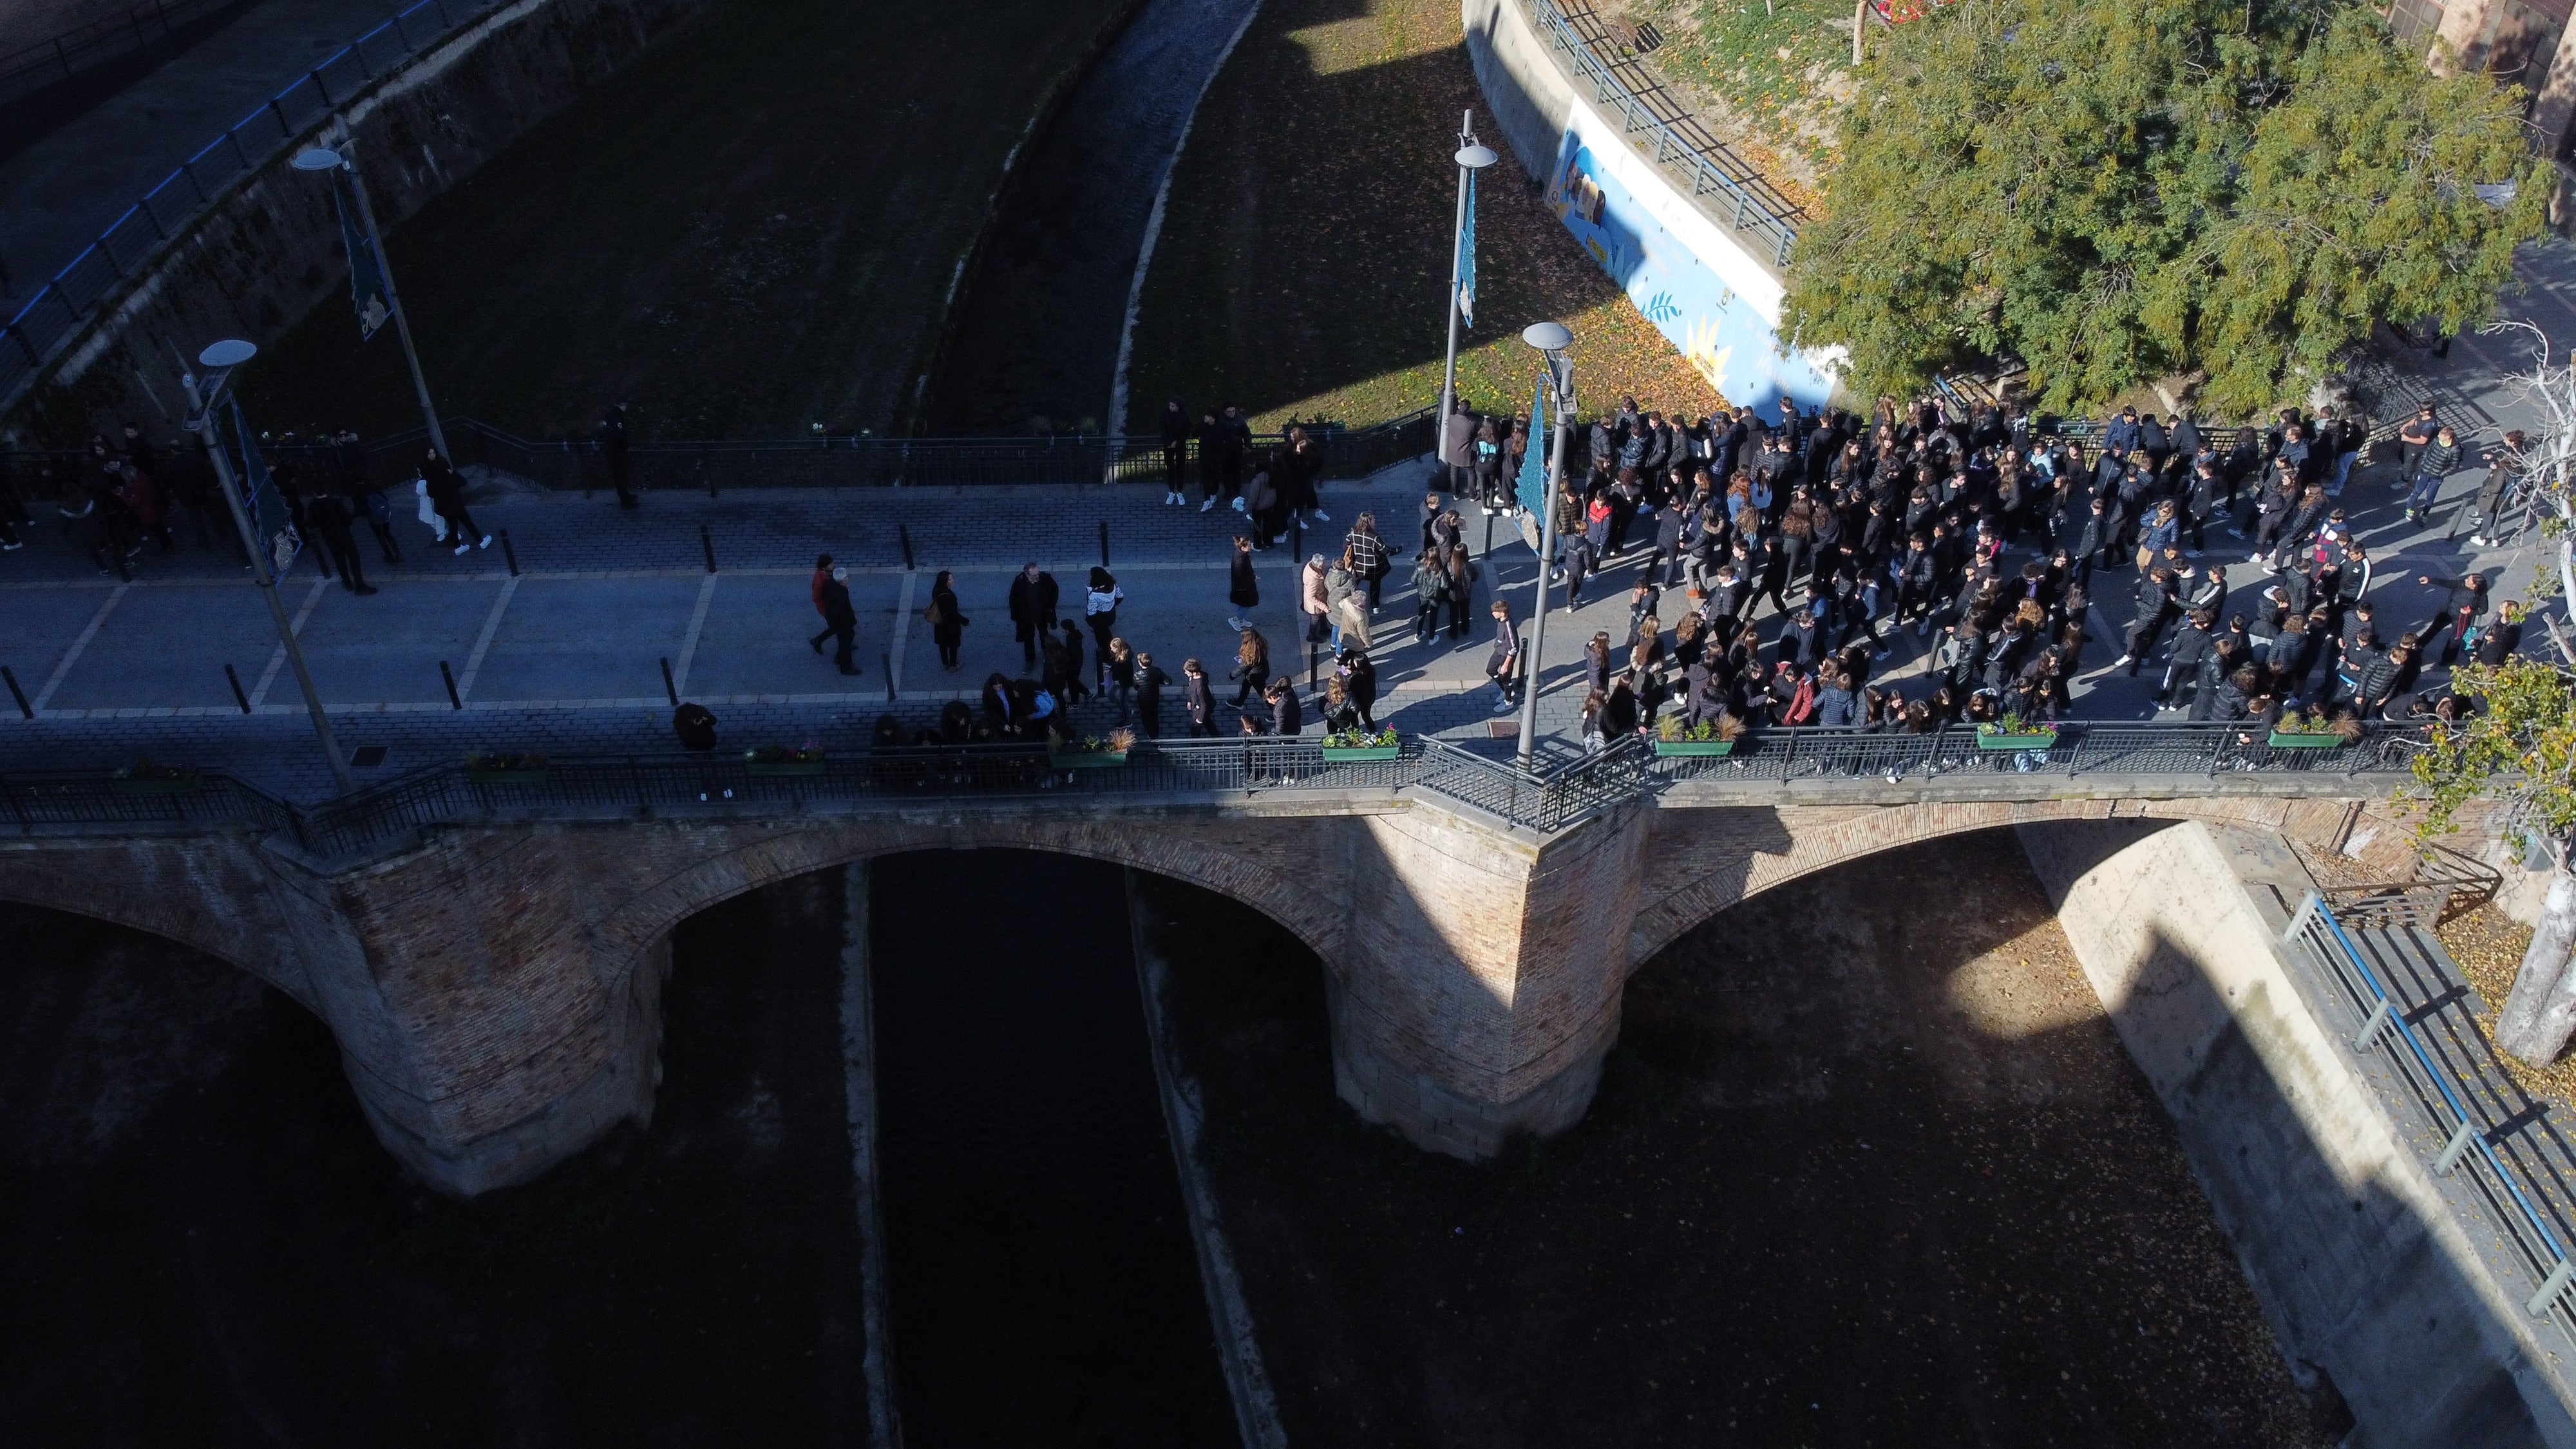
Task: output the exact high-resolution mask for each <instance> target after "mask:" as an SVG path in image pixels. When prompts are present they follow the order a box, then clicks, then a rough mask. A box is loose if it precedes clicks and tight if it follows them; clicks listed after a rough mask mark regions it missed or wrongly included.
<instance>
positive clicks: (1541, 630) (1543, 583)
mask: <svg viewBox="0 0 2576 1449" xmlns="http://www.w3.org/2000/svg"><path fill="white" fill-rule="evenodd" d="M1521 340H1522V341H1523V342H1526V343H1528V344H1529V345H1530V346H1532V347H1535V348H1537V349H1538V351H1539V355H1540V356H1542V357H1544V358H1546V359H1547V383H1548V391H1549V392H1550V393H1551V394H1552V395H1553V399H1554V401H1555V403H1556V441H1555V443H1554V444H1552V445H1551V446H1550V447H1549V449H1548V459H1547V490H1546V496H1545V497H1544V498H1543V499H1541V501H1540V512H1539V521H1538V585H1537V589H1538V592H1537V602H1536V603H1535V604H1534V605H1533V606H1532V607H1531V609H1530V628H1529V658H1528V659H1527V660H1526V661H1525V662H1524V663H1523V666H1522V670H1521V674H1522V678H1523V681H1524V682H1523V683H1522V685H1521V747H1520V766H1521V768H1522V769H1524V770H1526V769H1528V768H1530V755H1531V753H1532V752H1533V751H1534V750H1536V749H1537V748H1538V686H1539V663H1540V661H1541V660H1543V659H1545V658H1546V657H1547V571H1548V568H1549V566H1550V564H1551V563H1553V561H1554V560H1555V558H1556V493H1557V490H1558V489H1559V488H1562V487H1563V486H1565V439H1566V434H1567V433H1569V432H1570V431H1572V429H1573V426H1574V364H1573V363H1572V362H1570V361H1568V360H1567V359H1566V356H1565V350H1566V349H1567V348H1569V347H1571V346H1573V345H1574V334H1573V333H1571V332H1568V331H1567V330H1565V325H1564V324H1563V323H1560V322H1533V323H1531V324H1530V325H1529V326H1528V327H1526V328H1524V329H1522V331H1521Z"/></svg>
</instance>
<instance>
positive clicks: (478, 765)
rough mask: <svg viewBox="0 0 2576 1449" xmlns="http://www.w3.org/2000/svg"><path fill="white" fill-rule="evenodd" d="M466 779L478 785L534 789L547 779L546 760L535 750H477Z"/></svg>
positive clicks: (468, 757)
mask: <svg viewBox="0 0 2576 1449" xmlns="http://www.w3.org/2000/svg"><path fill="white" fill-rule="evenodd" d="M465 776H466V778H467V779H469V780H472V781H474V782H475V783H476V784H478V785H533V784H535V783H537V782H538V781H540V780H543V779H544V778H545V777H546V757H545V756H543V755H541V754H538V753H537V752H536V751H534V750H475V751H472V752H471V753H469V754H467V755H466V757H465Z"/></svg>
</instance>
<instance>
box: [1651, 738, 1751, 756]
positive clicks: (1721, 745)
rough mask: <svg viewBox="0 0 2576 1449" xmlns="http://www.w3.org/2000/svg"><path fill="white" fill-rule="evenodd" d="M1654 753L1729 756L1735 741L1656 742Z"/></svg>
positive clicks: (1733, 750)
mask: <svg viewBox="0 0 2576 1449" xmlns="http://www.w3.org/2000/svg"><path fill="white" fill-rule="evenodd" d="M1655 753H1656V754H1658V755H1731V754H1734V753H1735V741H1733V740H1657V741H1655Z"/></svg>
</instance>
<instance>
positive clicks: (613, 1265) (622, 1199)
mask: <svg viewBox="0 0 2576 1449" xmlns="http://www.w3.org/2000/svg"><path fill="white" fill-rule="evenodd" d="M839 887H840V879H839V877H838V875H837V873H825V874H822V875H818V876H812V877H806V878H804V879H801V880H797V881H792V882H789V883H787V884H785V885H782V886H780V887H777V888H774V889H772V890H768V891H764V892H762V893H760V894H759V895H756V896H750V897H745V898H743V899H741V900H737V901H734V902H731V903H729V904H727V905H725V906H722V907H719V908H717V909H715V910H713V911H710V912H707V913H705V914H704V915H701V916H699V917H697V918H696V919H694V920H691V921H689V922H688V923H686V924H685V925H684V926H682V927H681V929H680V931H679V933H678V936H677V939H676V941H675V950H674V953H673V954H674V957H675V959H676V961H677V963H678V964H677V969H676V970H675V971H674V973H673V976H672V979H671V981H670V984H669V986H668V989H667V990H666V991H665V993H664V996H663V1002H664V1008H665V1011H666V1014H667V1023H668V1024H667V1029H666V1032H665V1036H664V1040H663V1052H662V1060H663V1067H664V1076H663V1082H662V1088H661V1093H660V1097H659V1101H658V1105H657V1109H656V1111H655V1114H654V1118H653V1123H652V1125H651V1127H649V1128H638V1129H628V1130H624V1131H621V1132H620V1133H618V1134H617V1135H616V1136H614V1137H612V1138H611V1139H610V1140H608V1141H607V1142H605V1143H602V1144H601V1145H600V1146H598V1147H596V1148H594V1149H593V1150H592V1151H590V1152H588V1153H585V1154H583V1155H582V1156H581V1157H579V1158H576V1159H575V1160H573V1161H571V1162H568V1163H566V1164H564V1165H563V1166H561V1167H558V1168H557V1169H555V1170H554V1171H553V1172H551V1173H549V1174H547V1175H546V1176H545V1177H544V1178H542V1179H540V1180H539V1181H537V1182H536V1183H534V1184H531V1185H529V1186H527V1187H523V1188H517V1189H512V1190H509V1191H505V1192H497V1193H491V1194H487V1195H485V1196H483V1197H481V1198H478V1199H475V1200H474V1201H472V1202H463V1203H460V1202H454V1201H450V1200H448V1199H445V1198H442V1197H438V1196H436V1195H434V1194H431V1193H428V1192H426V1191H424V1190H421V1189H420V1188H418V1187H416V1186H415V1185H413V1184H411V1183H410V1182H408V1181H407V1180H406V1179H405V1178H404V1177H403V1175H402V1173H401V1172H400V1170H399V1169H398V1168H397V1167H396V1166H395V1165H394V1162H393V1159H392V1158H391V1157H389V1156H387V1155H386V1153H385V1152H384V1150H383V1148H381V1147H380V1146H378V1145H377V1142H376V1140H375V1136H374V1134H373V1133H371V1132H370V1131H369V1130H368V1129H367V1125H366V1123H365V1121H364V1120H363V1119H362V1118H361V1117H360V1115H359V1112H358V1107H357V1103H356V1100H355V1098H354V1097H353V1096H352V1095H351V1093H350V1090H349V1086H348V1082H347V1080H346V1079H345V1078H344V1077H343V1076H342V1075H341V1070H340V1062H339V1056H338V1052H337V1050H336V1049H335V1048H334V1046H333V1044H332V1041H331V1037H330V1034H329V1032H328V1031H327V1030H325V1029H324V1028H323V1026H322V1025H321V1023H319V1022H318V1021H316V1020H314V1019H313V1018H312V1017H311V1016H309V1015H308V1014H306V1013H305V1012H304V1010H303V1009H302V1008H301V1007H299V1006H297V1005H296V1004H295V1003H294V1002H292V1001H291V1000H289V999H287V998H286V997H285V996H283V995H281V994H279V993H278V992H275V991H273V990H270V989H269V988H267V987H265V986H262V985H260V984H258V983H256V982H255V981H253V980H252V979H251V978H250V977H248V976H246V975H244V974H242V973H240V972H238V971H235V970H234V969H232V968H231V967H229V966H226V965H224V964H222V963H220V962H217V961H214V960H211V959H209V958H207V957H203V956H199V955H196V954H195V953H192V952H189V951H186V950H183V949H181V948H179V947H176V946H173V945H171V944H169V943H167V942H163V941H160V940H157V939H154V938H151V937H146V936H142V935H139V934H136V933H134V932H130V931H126V930H123V929H121V928H118V927H112V926H107V925H102V924H99V923H95V922H91V921H87V920H83V919H79V918H76V917H71V916H63V915H57V914H53V913H50V912H43V911H35V910H30V909H25V908H21V907H15V906H5V905H0V941H6V942H7V949H6V951H5V958H6V964H5V966H0V1284H5V1285H6V1286H5V1288H0V1304H5V1307H0V1443H5V1444H11V1445H29V1446H34V1445H44V1446H57V1445H89V1444H99V1445H135V1444H147V1445H158V1444H172V1445H233V1444H242V1445H252V1444H257V1445H272V1444H309V1445H353V1446H354V1445H409V1444H419V1445H439V1446H453V1445H465V1444H476V1445H482V1444H513V1445H516V1444H532V1445H533V1444H572V1443H585V1444H631V1445H666V1444H763V1445H772V1444H776V1445H786V1444H850V1443H857V1442H863V1441H864V1439H865V1437H866V1433H867V1419H868V1416H867V1405H866V1402H865V1390H864V1387H863V1385H864V1379H863V1377H862V1374H861V1356H862V1349H863V1344H862V1341H861V1333H860V1322H861V1320H860V1314H859V1302H860V1298H859V1254H858V1244H857V1235H856V1232H855V1229H854V1224H855V1221H856V1218H855V1210H856V1209H855V1192H854V1190H853V1186H852V1178H851V1172H850V1156H849V1136H848V1127H847V1113H846V1110H845V1106H844V1102H845V1095H844V1089H843V1078H842V1068H841V1043H840V1025H839V1000H840V971H839V953H840V941H841V911H842V895H841V891H840V888H839Z"/></svg>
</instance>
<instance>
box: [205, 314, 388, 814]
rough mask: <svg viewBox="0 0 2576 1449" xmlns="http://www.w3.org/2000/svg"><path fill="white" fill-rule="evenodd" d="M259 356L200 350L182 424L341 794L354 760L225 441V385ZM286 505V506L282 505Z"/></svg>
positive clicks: (226, 345)
mask: <svg viewBox="0 0 2576 1449" xmlns="http://www.w3.org/2000/svg"><path fill="white" fill-rule="evenodd" d="M258 355H259V349H258V348H256V347H253V346H252V345H251V344H249V343H247V342H242V341H238V340H232V341H224V342H218V343H216V344H215V345H214V346H212V347H209V348H207V349H206V350H205V351H203V352H201V353H198V354H197V365H198V366H199V367H201V368H204V369H205V376H204V377H203V378H200V377H198V375H197V374H195V373H192V372H183V373H181V374H180V375H179V386H180V389H181V390H182V391H183V392H185V393H186V394H187V398H188V420H187V421H186V422H185V423H184V424H182V425H181V426H183V427H185V428H186V429H187V430H188V431H189V432H191V433H193V434H195V435H196V437H197V441H198V442H199V443H200V444H202V445H204V447H205V450H206V457H207V458H208V460H209V461H211V462H212V463H213V464H214V465H215V486H216V487H217V488H219V489H221V490H222V492H223V495H224V505H225V506H226V507H228V508H230V509H231V510H232V514H233V527H234V528H236V529H239V530H240V531H241V541H242V547H243V548H244V549H245V550H247V551H248V552H249V554H250V571H251V577H252V578H253V579H255V580H257V581H258V584H259V593H260V597H261V598H264V599H266V600H267V601H268V614H269V618H270V619H271V620H273V621H274V622H275V623H276V625H277V642H278V644H279V646H280V647H282V648H283V649H285V651H286V662H287V663H288V664H289V665H291V666H293V667H294V670H295V684H296V687H297V688H299V689H301V690H303V691H304V709H305V712H306V713H307V714H309V715H311V716H312V717H313V734H314V737H315V738H317V739H319V740H320V741H321V742H322V755H323V758H325V759H327V760H329V761H330V762H331V778H332V779H334V780H336V781H338V782H339V785H340V793H342V794H344V795H345V794H348V793H350V792H352V791H354V790H356V789H357V788H358V782H357V781H356V780H355V779H354V778H352V777H351V776H350V774H349V760H348V757H347V756H346V755H343V754H341V753H340V742H339V741H338V740H336V739H334V738H332V735H331V716H330V715H328V714H327V713H325V712H324V711H323V709H322V695H321V693H320V691H318V690H316V689H315V688H314V687H313V671H311V670H310V669H307V668H305V667H304V649H303V646H301V645H299V644H298V643H296V640H295V625H294V623H293V622H292V621H290V620H289V619H288V618H287V617H286V603H285V601H284V600H282V599H280V598H279V597H278V596H277V573H276V570H275V569H274V568H273V567H272V566H271V564H272V555H271V554H270V553H269V551H268V543H269V541H268V540H267V539H264V538H262V537H260V536H259V530H258V529H256V528H254V527H253V526H252V525H251V515H250V508H249V506H248V502H249V500H247V499H246V498H245V496H244V494H243V492H242V485H241V482H240V480H239V479H238V478H236V476H235V475H234V473H233V460H232V452H231V450H230V448H228V447H227V446H226V445H225V442H224V430H223V423H222V421H221V419H220V417H219V415H218V413H217V411H216V410H217V409H218V408H220V407H222V406H223V405H224V403H226V402H227V401H229V399H228V398H227V397H226V396H225V390H226V384H228V383H229V382H231V381H232V375H233V369H234V368H237V367H239V366H241V365H242V364H243V363H245V362H248V361H250V360H251V359H252V358H254V357H257V356H258ZM234 419H235V421H236V422H239V420H240V405H239V404H235V405H234ZM240 431H241V432H242V440H241V441H242V448H243V456H244V457H245V458H247V457H249V448H250V436H249V433H248V430H247V426H246V425H245V426H244V427H243V428H242V429H240ZM281 507H282V505H281Z"/></svg>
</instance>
